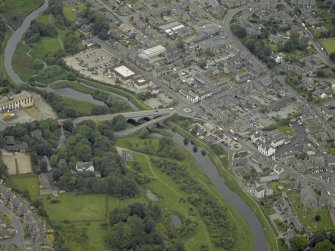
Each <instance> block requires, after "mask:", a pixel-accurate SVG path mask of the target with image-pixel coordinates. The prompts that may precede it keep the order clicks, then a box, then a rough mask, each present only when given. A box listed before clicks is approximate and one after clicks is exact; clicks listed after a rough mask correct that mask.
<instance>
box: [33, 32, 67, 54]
mask: <svg viewBox="0 0 335 251" xmlns="http://www.w3.org/2000/svg"><path fill="white" fill-rule="evenodd" d="M61 50H62V47H61V44H60V41H59V39H58V37H42V38H41V39H40V40H39V41H38V42H37V43H35V44H34V45H33V47H32V49H31V56H32V57H34V58H41V59H43V58H45V57H46V56H47V55H48V54H51V55H53V54H55V53H57V52H58V51H61Z"/></svg>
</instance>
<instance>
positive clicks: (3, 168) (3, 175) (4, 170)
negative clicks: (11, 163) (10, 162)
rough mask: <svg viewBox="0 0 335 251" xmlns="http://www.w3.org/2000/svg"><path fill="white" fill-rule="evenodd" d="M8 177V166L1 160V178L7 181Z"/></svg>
mask: <svg viewBox="0 0 335 251" xmlns="http://www.w3.org/2000/svg"><path fill="white" fill-rule="evenodd" d="M7 176H8V171H7V166H6V165H5V163H4V162H3V161H2V160H0V178H1V179H5V178H6V177H7Z"/></svg>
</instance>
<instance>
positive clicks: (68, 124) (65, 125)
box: [63, 119, 74, 132]
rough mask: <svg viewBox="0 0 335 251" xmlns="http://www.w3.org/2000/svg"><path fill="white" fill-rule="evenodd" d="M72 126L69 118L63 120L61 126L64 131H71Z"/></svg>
mask: <svg viewBox="0 0 335 251" xmlns="http://www.w3.org/2000/svg"><path fill="white" fill-rule="evenodd" d="M73 126H74V125H73V122H72V121H71V120H70V119H67V120H65V121H64V122H63V128H64V130H65V131H68V132H72V130H73Z"/></svg>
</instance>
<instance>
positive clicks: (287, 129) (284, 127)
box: [276, 125, 294, 136]
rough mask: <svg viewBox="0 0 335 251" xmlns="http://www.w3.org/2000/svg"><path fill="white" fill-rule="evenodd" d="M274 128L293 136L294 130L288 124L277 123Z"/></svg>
mask: <svg viewBox="0 0 335 251" xmlns="http://www.w3.org/2000/svg"><path fill="white" fill-rule="evenodd" d="M276 128H277V129H278V130H279V131H281V132H282V133H284V134H286V135H287V136H293V135H294V130H293V129H292V128H291V127H290V126H288V125H278V126H276Z"/></svg>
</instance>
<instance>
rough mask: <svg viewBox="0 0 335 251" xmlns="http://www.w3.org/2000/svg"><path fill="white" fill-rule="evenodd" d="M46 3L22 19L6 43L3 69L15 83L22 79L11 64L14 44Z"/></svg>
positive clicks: (20, 81) (19, 82) (46, 0)
mask: <svg viewBox="0 0 335 251" xmlns="http://www.w3.org/2000/svg"><path fill="white" fill-rule="evenodd" d="M48 5H49V2H48V0H45V2H44V4H43V5H42V6H40V7H39V8H38V9H37V10H35V11H33V12H32V13H30V14H29V15H28V16H27V17H26V18H25V19H24V20H23V23H22V25H21V26H20V27H19V28H18V29H17V30H16V31H14V33H13V35H12V36H11V38H10V39H9V40H8V42H7V45H6V48H5V69H6V72H7V74H8V76H9V77H10V78H11V79H12V81H13V82H14V83H15V84H17V85H19V84H22V83H23V81H22V79H21V78H20V77H19V76H18V75H17V74H16V72H15V71H14V69H13V65H12V60H13V55H14V52H15V49H16V46H17V44H18V43H19V42H20V41H21V39H22V37H23V35H24V33H25V32H26V31H27V30H28V29H29V27H30V24H31V22H32V21H33V20H35V19H36V18H37V17H38V15H39V14H40V13H41V12H43V11H45V10H46V9H47V8H48Z"/></svg>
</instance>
